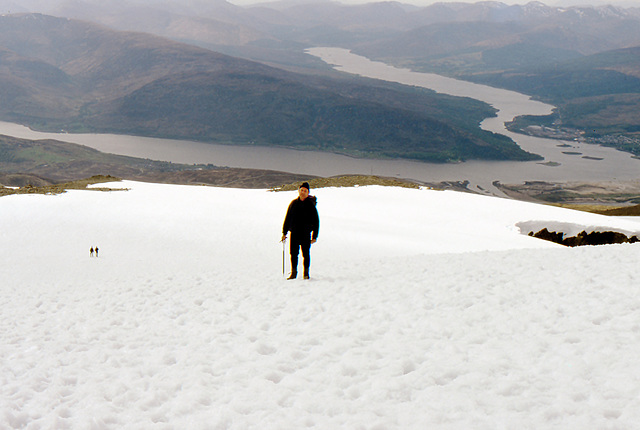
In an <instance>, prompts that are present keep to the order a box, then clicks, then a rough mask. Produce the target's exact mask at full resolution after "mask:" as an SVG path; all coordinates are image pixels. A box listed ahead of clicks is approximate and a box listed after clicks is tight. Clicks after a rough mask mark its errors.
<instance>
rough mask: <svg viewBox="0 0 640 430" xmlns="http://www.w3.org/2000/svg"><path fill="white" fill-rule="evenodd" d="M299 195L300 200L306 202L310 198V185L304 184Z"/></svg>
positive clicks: (299, 189)
mask: <svg viewBox="0 0 640 430" xmlns="http://www.w3.org/2000/svg"><path fill="white" fill-rule="evenodd" d="M298 195H299V196H300V200H304V199H306V198H307V197H309V183H308V182H303V183H302V185H300V188H298Z"/></svg>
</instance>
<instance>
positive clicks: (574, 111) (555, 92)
mask: <svg viewBox="0 0 640 430" xmlns="http://www.w3.org/2000/svg"><path fill="white" fill-rule="evenodd" d="M466 79H469V80H473V81H476V82H479V83H485V84H489V85H494V86H500V87H504V88H509V89H513V90H515V91H520V92H523V93H526V94H531V95H533V96H535V97H537V98H540V99H543V100H546V101H548V102H550V103H552V104H554V105H556V106H557V107H558V109H557V110H556V111H555V112H554V114H553V115H551V116H549V117H542V118H540V117H524V118H520V119H518V120H517V121H516V122H515V123H514V124H512V125H511V129H513V130H519V131H524V132H529V131H528V130H530V126H532V125H544V126H545V127H551V128H554V129H557V130H558V131H559V132H567V131H568V132H569V133H570V134H574V135H575V136H576V138H587V139H588V141H589V142H591V143H597V144H602V145H606V146H613V147H615V148H618V149H620V150H624V151H628V152H631V153H633V154H635V155H637V156H639V155H640V47H634V48H626V49H616V50H612V51H606V52H602V53H598V54H594V55H589V56H584V57H580V58H575V59H573V60H567V61H561V62H557V63H555V64H553V65H547V66H538V67H529V68H521V69H515V70H508V71H505V72H494V73H486V74H482V73H478V74H474V75H469V76H466Z"/></svg>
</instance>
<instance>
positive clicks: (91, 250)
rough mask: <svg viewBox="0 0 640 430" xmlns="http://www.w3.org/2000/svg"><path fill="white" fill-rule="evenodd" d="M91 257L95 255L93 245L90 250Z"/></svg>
mask: <svg viewBox="0 0 640 430" xmlns="http://www.w3.org/2000/svg"><path fill="white" fill-rule="evenodd" d="M89 257H93V246H92V247H91V249H90V250H89Z"/></svg>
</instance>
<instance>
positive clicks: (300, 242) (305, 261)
mask: <svg viewBox="0 0 640 430" xmlns="http://www.w3.org/2000/svg"><path fill="white" fill-rule="evenodd" d="M310 248H311V238H310V237H309V236H305V235H302V236H295V235H293V234H292V235H291V243H290V245H289V253H290V254H291V273H292V274H294V273H298V252H299V251H300V250H302V265H303V266H304V274H305V275H308V274H309V267H310V266H311V253H310V252H309V249H310Z"/></svg>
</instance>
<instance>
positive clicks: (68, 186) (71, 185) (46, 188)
mask: <svg viewBox="0 0 640 430" xmlns="http://www.w3.org/2000/svg"><path fill="white" fill-rule="evenodd" d="M115 181H120V178H115V177H113V176H92V177H91V178H86V179H80V180H77V181H71V182H64V183H60V184H55V185H42V186H33V185H26V186H24V187H20V188H7V187H3V186H0V197H2V196H10V195H13V194H62V193H64V192H66V191H67V190H90V191H126V188H110V187H91V188H87V187H88V186H89V185H95V184H100V183H104V182H115Z"/></svg>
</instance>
